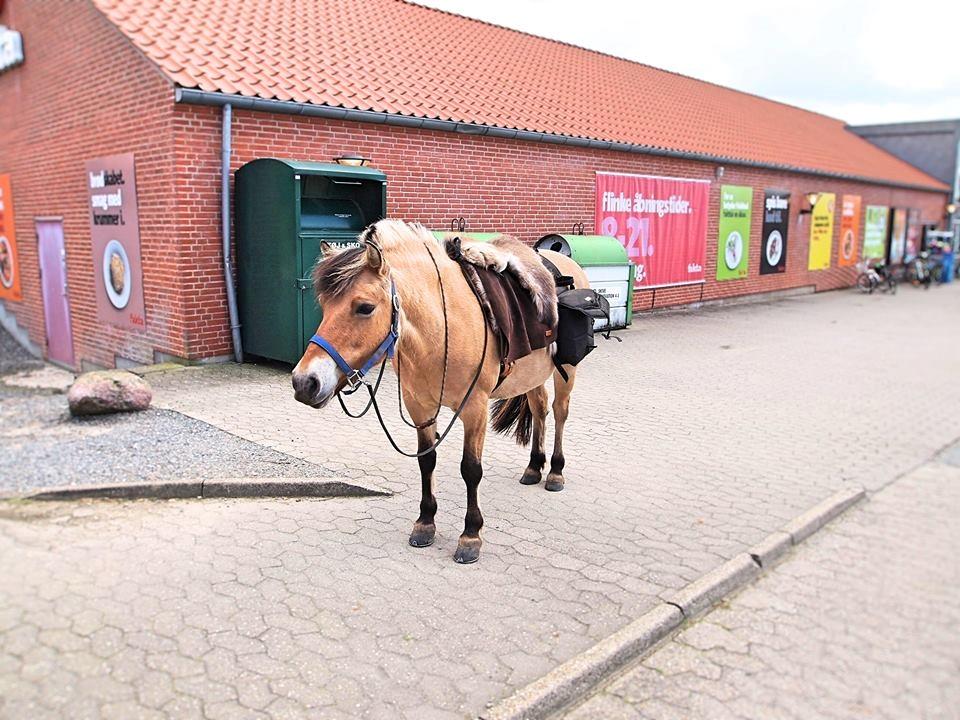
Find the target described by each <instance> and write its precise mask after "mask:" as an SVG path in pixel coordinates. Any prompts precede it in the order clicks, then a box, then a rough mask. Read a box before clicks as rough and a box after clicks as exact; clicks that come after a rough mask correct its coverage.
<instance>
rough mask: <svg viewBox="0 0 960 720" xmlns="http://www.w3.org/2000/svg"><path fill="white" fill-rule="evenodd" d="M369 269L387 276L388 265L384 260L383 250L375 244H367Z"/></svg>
mask: <svg viewBox="0 0 960 720" xmlns="http://www.w3.org/2000/svg"><path fill="white" fill-rule="evenodd" d="M367 267H369V268H370V269H371V270H373V271H374V272H375V273H377V274H378V275H386V274H387V263H386V262H384V259H383V250H381V249H380V246H379V245H377V244H375V243H367Z"/></svg>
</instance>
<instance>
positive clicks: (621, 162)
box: [0, 0, 947, 368]
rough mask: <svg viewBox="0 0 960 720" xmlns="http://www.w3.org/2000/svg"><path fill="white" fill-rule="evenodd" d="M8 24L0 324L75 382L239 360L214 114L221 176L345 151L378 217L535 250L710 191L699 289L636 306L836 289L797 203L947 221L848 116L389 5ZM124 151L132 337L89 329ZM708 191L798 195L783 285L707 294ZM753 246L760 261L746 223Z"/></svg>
mask: <svg viewBox="0 0 960 720" xmlns="http://www.w3.org/2000/svg"><path fill="white" fill-rule="evenodd" d="M0 25H4V26H6V28H8V33H9V32H11V31H15V32H16V33H19V36H18V37H19V38H22V47H23V55H22V61H20V59H19V58H14V60H13V61H12V62H10V63H9V64H8V63H7V62H6V61H4V64H5V65H6V67H4V68H3V69H2V71H0V107H2V108H3V111H2V112H0V175H3V174H7V175H9V179H10V186H11V195H12V197H11V198H7V199H6V200H7V201H8V202H7V203H6V205H7V207H8V208H9V206H10V204H11V203H10V202H9V200H10V199H12V210H13V216H14V218H15V223H16V244H17V258H16V261H17V270H18V273H19V280H20V293H19V299H12V298H11V297H10V295H9V293H8V294H7V296H6V297H4V296H3V295H2V294H0V319H2V320H3V323H4V325H5V326H7V327H8V328H10V329H12V330H13V331H14V332H15V333H16V334H17V335H18V336H19V337H20V338H21V339H23V340H24V341H27V342H29V343H31V344H32V345H33V346H34V347H35V348H37V349H39V350H40V351H41V352H44V353H46V354H51V353H50V349H51V347H52V346H51V340H53V342H54V343H61V344H62V343H64V342H66V346H67V347H69V348H70V350H71V353H70V357H69V358H67V359H66V360H64V358H63V357H61V358H59V359H60V360H61V362H66V363H67V364H72V365H73V366H75V367H77V368H79V367H92V366H114V365H116V364H118V363H119V364H124V363H145V362H153V361H155V360H157V359H164V358H169V357H172V358H183V359H189V360H210V359H220V358H226V357H229V356H230V355H231V353H232V345H231V331H230V321H229V318H228V309H227V300H226V291H225V284H224V270H223V253H222V250H221V236H220V233H221V217H220V215H221V192H220V188H221V140H222V132H221V128H222V121H223V112H224V111H223V106H224V105H226V104H230V105H231V107H232V124H231V129H232V150H231V154H230V158H229V162H230V166H231V169H232V170H236V169H237V168H238V167H240V166H241V165H242V164H244V163H246V162H248V161H250V160H252V159H255V158H259V157H280V158H291V159H298V160H313V161H324V162H329V161H331V160H332V159H333V158H335V157H337V156H340V155H342V154H345V153H359V154H361V155H363V156H365V157H368V158H370V159H371V160H372V164H373V165H374V166H375V167H377V168H378V169H380V170H382V171H383V172H385V173H386V175H387V177H388V191H387V193H388V195H387V196H388V214H389V215H390V216H392V217H400V218H404V219H411V220H419V221H421V222H423V223H424V224H426V225H427V226H429V227H438V228H442V227H446V226H447V225H448V223H449V220H450V218H451V217H455V216H464V217H465V218H467V219H468V221H469V227H470V228H471V229H474V230H477V231H482V230H487V231H503V232H507V233H511V234H515V235H517V236H519V237H521V238H522V239H524V240H526V241H531V242H532V241H534V240H536V239H537V238H538V237H540V236H541V235H543V234H545V233H547V232H554V231H566V230H567V229H568V228H569V227H570V226H571V225H572V224H573V223H575V222H583V223H585V225H586V227H587V231H588V232H590V230H591V227H592V225H593V216H594V201H595V195H594V194H595V177H596V173H597V172H598V171H602V172H622V173H637V174H647V175H664V176H675V177H682V178H699V179H707V180H710V181H711V185H710V214H709V219H708V232H707V255H706V275H707V281H706V283H705V284H704V285H703V287H702V288H701V287H700V286H699V285H697V286H680V287H674V288H661V289H660V290H658V291H657V292H656V294H655V296H654V293H653V292H651V291H643V292H638V293H637V294H636V297H635V308H636V309H638V310H643V309H647V308H650V307H651V306H653V304H654V303H655V304H656V306H658V307H660V306H667V305H673V304H683V303H689V302H694V301H697V300H700V299H701V298H702V299H703V300H711V299H717V298H722V297H729V296H734V295H745V294H754V293H765V292H771V291H776V290H783V289H787V288H803V287H808V288H813V289H816V290H826V289H832V288H839V287H844V286H849V285H851V284H852V283H853V280H854V277H855V270H854V269H853V268H852V267H838V266H837V262H836V255H837V252H838V246H839V243H838V241H837V239H838V234H839V223H835V224H834V242H833V255H834V257H833V259H832V262H831V264H830V269H827V270H817V271H810V270H808V269H807V252H808V248H807V242H808V238H809V226H808V224H806V222H805V221H804V219H802V218H801V217H800V215H798V213H799V212H800V211H801V210H802V209H803V203H802V201H801V199H802V198H803V197H804V196H805V195H806V193H808V192H811V191H818V192H830V193H836V194H837V196H838V198H839V196H840V195H841V194H845V193H849V194H855V195H858V196H860V197H861V198H862V203H863V206H864V207H865V206H867V205H870V204H876V205H885V206H889V207H901V208H912V209H914V210H915V211H916V213H915V219H919V221H920V222H922V223H930V224H937V223H939V222H940V221H941V220H942V218H943V215H944V206H945V201H946V192H947V188H946V187H945V186H944V185H942V184H941V183H940V182H938V181H937V180H935V179H933V178H931V177H929V176H928V175H925V174H924V173H922V172H921V171H919V170H917V169H916V168H914V167H912V166H910V165H908V164H906V163H904V162H902V161H900V160H898V159H896V158H894V157H893V156H891V155H888V154H887V153H885V152H884V151H882V150H880V149H879V148H877V147H874V146H873V145H871V144H870V143H868V142H867V141H865V140H862V139H861V138H859V137H857V136H856V135H855V134H853V133H852V132H850V131H848V130H847V129H846V127H845V126H844V123H843V122H842V121H839V120H835V119H833V118H828V117H825V116H822V115H819V114H816V113H811V112H807V111H804V110H801V109H798V108H794V107H790V106H787V105H783V104H780V103H775V102H772V101H769V100H765V99H763V98H759V97H756V96H752V95H748V94H744V93H739V92H736V91H734V90H730V89H727V88H722V87H718V86H716V85H712V84H709V83H705V82H701V81H697V80H693V79H691V78H687V77H683V76H679V75H675V74H673V73H669V72H666V71H662V70H657V69H654V68H650V67H648V66H644V65H640V64H637V63H633V62H628V61H625V60H621V59H618V58H614V57H610V56H606V55H603V54H601V53H596V52H592V51H587V50H583V49H581V48H577V47H573V46H570V45H566V44H563V43H558V42H553V41H549V40H545V39H542V38H537V37H534V36H530V35H526V34H523V33H519V32H515V31H511V30H507V29H504V28H499V27H496V26H492V25H489V24H485V23H482V22H479V21H474V20H470V19H467V18H462V17H459V16H455V15H450V14H447V13H443V12H439V11H436V10H431V9H427V8H423V7H420V6H417V5H413V4H409V3H406V2H401V1H400V0H370V1H369V2H363V3H358V2H351V1H350V0H327V1H325V2H316V3H298V2H296V1H295V0H286V1H285V2H278V3H269V4H268V3H249V2H240V1H239V0H226V1H224V0H196V1H195V2H189V3H179V2H169V1H167V0H77V1H75V2H74V1H72V0H29V1H27V0H6V2H3V3H2V10H0ZM5 57H6V56H5ZM121 154H132V155H133V158H134V161H135V166H136V200H137V208H138V211H139V239H140V257H141V266H142V289H143V306H144V310H145V313H144V317H143V318H141V322H140V323H138V324H135V325H133V326H127V325H120V324H113V323H110V322H104V321H103V320H102V318H99V319H98V317H99V316H98V311H97V303H96V299H95V292H96V287H95V281H96V278H97V277H98V273H100V271H101V268H100V264H99V260H98V259H95V258H94V256H93V252H92V239H91V210H90V190H89V187H88V184H87V181H88V179H89V178H88V172H87V170H86V169H85V168H86V165H85V164H86V163H87V162H88V161H90V160H92V159H94V158H101V157H105V156H116V155H121ZM720 168H723V170H722V172H721V171H720ZM721 175H722V182H723V183H725V184H726V183H729V184H735V185H749V186H752V187H753V188H754V204H755V206H759V204H760V202H761V201H762V198H763V192H764V188H777V189H780V190H784V191H787V192H790V193H792V197H793V198H794V201H793V202H792V203H791V210H790V223H791V225H790V227H791V233H792V238H791V242H790V244H789V246H788V259H787V266H786V268H787V269H786V272H784V273H782V274H775V275H760V274H759V272H758V269H757V267H755V264H752V265H751V268H750V273H749V276H748V277H747V278H745V279H743V280H736V281H725V282H717V281H716V280H715V279H713V269H714V268H715V264H716V260H717V258H716V254H717V252H716V247H717V244H716V235H717V218H718V206H719V201H718V195H719V186H720V183H721V181H720V180H718V177H720V176H721ZM7 212H8V214H9V209H8V210H7ZM806 217H809V216H806ZM44 223H47V224H50V223H53V225H54V226H56V224H57V223H59V227H60V228H62V238H63V249H64V256H65V261H64V265H65V272H66V278H65V279H66V288H65V290H66V305H67V307H68V312H69V324H68V326H67V327H68V331H67V332H68V333H69V337H68V338H64V337H63V334H64V333H63V332H62V331H58V332H56V333H51V332H50V328H49V327H48V325H49V324H50V321H49V319H48V318H49V309H48V308H45V299H44V290H43V284H42V282H43V281H42V278H41V272H40V263H41V258H40V257H39V255H38V237H37V234H36V232H37V229H38V228H41V227H43V228H46V227H47V225H44ZM44 232H46V230H44ZM861 234H862V231H861ZM41 235H42V233H41ZM749 245H750V253H751V255H752V256H753V257H757V253H758V252H759V246H760V222H759V221H758V220H757V219H756V217H755V218H754V221H753V224H752V229H751V237H750V243H749ZM103 272H104V273H107V272H108V271H107V269H106V268H104V270H103ZM104 277H105V278H106V277H107V275H106V274H105V275H104ZM105 282H106V280H105ZM701 293H702V294H701ZM48 304H49V303H48ZM45 313H46V315H45ZM51 335H56V337H52V338H51Z"/></svg>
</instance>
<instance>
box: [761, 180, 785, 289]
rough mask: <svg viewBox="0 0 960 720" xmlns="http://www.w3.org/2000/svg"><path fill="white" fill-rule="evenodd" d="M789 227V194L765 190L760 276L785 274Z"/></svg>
mask: <svg viewBox="0 0 960 720" xmlns="http://www.w3.org/2000/svg"><path fill="white" fill-rule="evenodd" d="M789 225H790V193H788V192H781V191H779V190H767V191H766V192H765V193H764V197H763V235H762V238H763V243H762V244H761V246H760V274H761V275H770V274H771V273H782V272H786V269H787V227H788V226H789Z"/></svg>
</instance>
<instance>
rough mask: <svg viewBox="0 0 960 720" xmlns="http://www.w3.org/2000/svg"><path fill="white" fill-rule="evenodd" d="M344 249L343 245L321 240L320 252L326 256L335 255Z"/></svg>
mask: <svg viewBox="0 0 960 720" xmlns="http://www.w3.org/2000/svg"><path fill="white" fill-rule="evenodd" d="M343 249H344V246H343V245H334V244H332V243H328V242H327V241H326V240H321V241H320V252H321V254H322V255H323V257H324V258H328V257H333V256H334V255H336V254H337V253H341V252H343Z"/></svg>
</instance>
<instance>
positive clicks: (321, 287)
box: [313, 220, 439, 297]
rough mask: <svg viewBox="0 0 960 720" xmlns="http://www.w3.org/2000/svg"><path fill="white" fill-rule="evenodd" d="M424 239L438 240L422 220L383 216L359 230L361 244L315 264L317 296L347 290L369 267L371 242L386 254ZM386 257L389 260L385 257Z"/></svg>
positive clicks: (331, 295) (315, 289)
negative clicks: (407, 220)
mask: <svg viewBox="0 0 960 720" xmlns="http://www.w3.org/2000/svg"><path fill="white" fill-rule="evenodd" d="M425 239H428V240H431V241H433V242H435V243H437V244H439V241H437V240H436V238H434V237H433V234H432V233H431V232H430V231H429V230H427V229H426V228H425V227H424V226H423V225H421V224H420V223H406V222H404V221H402V220H380V221H379V222H377V223H374V224H373V225H371V226H369V227H368V228H367V229H366V230H364V231H363V232H362V233H360V235H359V236H358V237H357V240H359V241H360V245H359V246H358V247H351V248H347V249H346V250H341V251H340V252H338V253H337V254H336V255H332V256H331V257H328V258H325V259H324V260H322V261H320V262H319V263H317V264H316V266H315V267H314V268H313V289H314V292H315V293H316V294H317V295H318V296H319V295H326V296H328V297H336V296H338V295H340V294H342V293H344V292H346V291H347V290H348V289H349V288H350V286H351V285H353V283H354V281H356V279H357V278H358V277H360V274H361V273H362V272H363V271H364V269H365V268H367V267H368V262H367V249H368V247H369V246H371V245H372V246H374V247H376V248H378V249H379V251H380V252H381V253H382V254H383V255H384V256H386V254H388V253H390V252H393V251H396V250H400V249H403V248H406V247H408V246H409V245H410V244H411V243H422V242H423V241H424V240H425ZM383 259H384V262H386V257H384V258H383Z"/></svg>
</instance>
